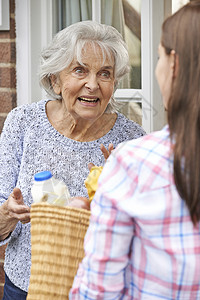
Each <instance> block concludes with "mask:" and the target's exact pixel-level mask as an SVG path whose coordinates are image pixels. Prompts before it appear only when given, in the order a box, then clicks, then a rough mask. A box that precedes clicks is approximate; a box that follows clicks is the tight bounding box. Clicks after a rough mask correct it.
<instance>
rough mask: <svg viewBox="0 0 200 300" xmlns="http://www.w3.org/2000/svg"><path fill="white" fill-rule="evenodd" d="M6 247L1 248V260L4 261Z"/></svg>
mask: <svg viewBox="0 0 200 300" xmlns="http://www.w3.org/2000/svg"><path fill="white" fill-rule="evenodd" d="M5 250H6V245H4V246H1V247H0V259H4V256H5Z"/></svg>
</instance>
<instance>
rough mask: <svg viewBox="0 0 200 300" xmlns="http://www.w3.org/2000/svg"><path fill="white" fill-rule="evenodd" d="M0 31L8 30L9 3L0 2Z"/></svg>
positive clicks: (4, 0) (6, 0) (3, 0)
mask: <svg viewBox="0 0 200 300" xmlns="http://www.w3.org/2000/svg"><path fill="white" fill-rule="evenodd" d="M0 30H10V3H9V1H8V0H0Z"/></svg>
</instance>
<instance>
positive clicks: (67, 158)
mask: <svg viewBox="0 0 200 300" xmlns="http://www.w3.org/2000/svg"><path fill="white" fill-rule="evenodd" d="M128 62H129V57H128V52H127V48H126V45H125V43H124V41H123V39H122V37H121V35H120V34H119V32H118V31H117V30H116V29H114V28H113V27H111V26H108V25H102V24H99V23H96V22H93V21H84V22H79V23H76V24H73V25H71V26H69V27H67V28H65V29H63V30H62V31H60V32H59V33H58V34H57V35H55V37H54V39H53V41H52V42H51V44H50V45H49V46H48V47H47V48H46V49H45V50H44V51H43V52H42V55H41V64H40V84H41V86H42V87H43V88H44V89H45V90H46V92H47V94H48V97H47V99H43V100H40V101H39V102H36V103H32V104H27V105H23V106H20V107H17V108H15V109H14V110H12V111H11V112H10V113H9V115H8V117H7V119H6V121H5V124H4V128H3V132H2V135H1V142H0V205H1V206H0V220H1V221H0V245H3V244H6V243H8V246H7V249H6V257H5V263H4V269H5V273H6V276H5V286H4V298H3V299H6V300H8V299H12V300H13V299H15V300H18V299H26V295H27V291H28V286H29V277H30V266H31V244H30V222H29V221H30V206H31V203H32V197H31V192H30V189H31V186H32V183H33V178H34V174H35V173H37V172H40V171H44V170H49V171H51V172H52V174H53V176H54V177H56V178H58V179H60V180H62V181H64V182H65V184H66V185H67V186H68V188H69V192H70V195H71V197H75V198H78V199H81V197H83V199H85V197H88V195H87V190H86V188H85V186H84V180H85V179H86V177H87V175H88V163H89V162H92V163H94V164H95V165H103V163H104V159H105V158H107V156H108V155H109V154H110V152H111V150H112V149H113V147H116V146H117V145H118V144H119V143H121V142H123V141H125V140H130V139H135V138H138V137H140V136H143V135H144V134H145V132H144V130H143V129H142V128H141V127H140V126H139V125H138V124H136V123H135V122H133V121H130V120H128V119H127V118H125V117H124V116H123V115H122V114H120V113H117V111H116V103H115V100H114V98H113V93H114V91H115V89H116V87H117V84H118V82H119V81H120V79H121V78H122V77H123V76H124V75H125V74H126V73H127V72H128V70H129V66H128ZM20 221H21V222H20ZM18 297H20V298H18Z"/></svg>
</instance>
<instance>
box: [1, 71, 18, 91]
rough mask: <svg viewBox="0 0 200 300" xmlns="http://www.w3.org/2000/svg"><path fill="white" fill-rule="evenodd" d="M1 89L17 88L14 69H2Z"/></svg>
mask: <svg viewBox="0 0 200 300" xmlns="http://www.w3.org/2000/svg"><path fill="white" fill-rule="evenodd" d="M0 87H7V88H15V87H16V71H15V68H14V67H11V68H9V67H2V68H0Z"/></svg>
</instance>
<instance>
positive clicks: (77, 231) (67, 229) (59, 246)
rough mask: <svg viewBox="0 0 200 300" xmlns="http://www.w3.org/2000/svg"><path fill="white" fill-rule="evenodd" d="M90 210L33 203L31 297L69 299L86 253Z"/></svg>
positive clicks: (44, 299) (29, 292)
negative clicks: (84, 246) (85, 246)
mask: <svg viewBox="0 0 200 300" xmlns="http://www.w3.org/2000/svg"><path fill="white" fill-rule="evenodd" d="M89 218H90V211H87V210H84V209H78V208H73V207H60V206H54V205H49V204H46V203H39V204H33V205H32V207H31V255H32V258H31V263H32V265H31V277H30V285H29V290H28V297H27V299H28V300H55V299H56V300H59V299H60V300H61V299H62V300H66V299H68V294H69V290H70V288H71V286H72V283H73V279H74V276H75V275H76V272H77V269H78V265H79V263H80V262H81V260H82V258H83V257H84V249H83V242H84V237H85V233H86V231H87V228H88V225H89Z"/></svg>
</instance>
